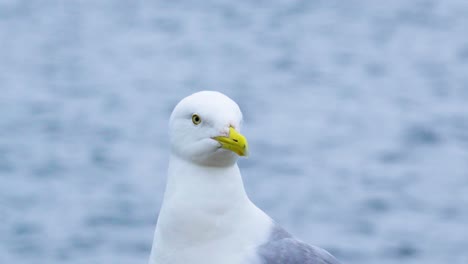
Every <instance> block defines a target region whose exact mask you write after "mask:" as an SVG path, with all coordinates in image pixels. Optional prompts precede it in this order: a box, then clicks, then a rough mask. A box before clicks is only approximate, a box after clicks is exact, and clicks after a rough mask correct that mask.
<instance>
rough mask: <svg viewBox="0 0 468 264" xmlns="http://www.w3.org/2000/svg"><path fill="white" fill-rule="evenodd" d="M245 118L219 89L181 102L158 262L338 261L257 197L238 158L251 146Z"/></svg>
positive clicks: (156, 246)
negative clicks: (243, 130) (297, 235)
mask: <svg viewBox="0 0 468 264" xmlns="http://www.w3.org/2000/svg"><path fill="white" fill-rule="evenodd" d="M194 116H196V118H194ZM241 123H242V113H241V111H240V109H239V107H238V106H237V104H236V103H235V102H234V101H232V100H231V99H230V98H228V97H227V96H225V95H223V94H221V93H218V92H206V91H205V92H199V93H195V94H193V95H191V96H188V97H186V98H184V99H183V100H182V101H181V102H180V103H179V104H178V105H177V106H176V107H175V109H174V111H173V113H172V115H171V118H170V124H169V134H170V139H171V155H170V162H169V169H168V180H167V186H166V191H165V195H164V201H163V205H162V207H161V211H160V214H159V217H158V223H157V226H156V231H155V234H154V242H153V248H152V251H151V256H150V264H187V263H191V264H220V263H223V264H280V263H281V264H299V263H301V264H338V261H337V260H336V259H335V258H334V257H332V256H331V255H330V254H329V253H327V252H326V251H325V250H322V249H320V248H317V247H313V246H309V245H307V244H306V243H303V242H300V241H298V240H296V239H294V238H293V237H292V236H291V235H290V234H289V233H287V232H286V231H285V230H284V229H282V228H281V227H279V226H278V225H276V224H275V223H274V221H273V220H272V219H271V218H270V217H269V216H268V215H266V214H265V213H264V212H263V211H262V210H260V209H259V208H257V206H255V205H254V204H253V203H252V202H251V201H250V199H249V198H248V196H247V194H246V193H245V190H244V185H243V182H242V177H241V174H240V171H239V167H238V166H237V158H238V156H237V155H236V153H237V154H239V155H243V154H244V153H247V151H248V149H247V146H248V145H247V142H246V140H245V138H244V137H243V136H242V135H241V134H240V133H239V131H240V126H241ZM233 134H235V135H234V136H233Z"/></svg>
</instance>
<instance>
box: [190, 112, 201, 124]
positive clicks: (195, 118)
mask: <svg viewBox="0 0 468 264" xmlns="http://www.w3.org/2000/svg"><path fill="white" fill-rule="evenodd" d="M192 122H193V123H194V124H195V125H198V124H200V123H201V117H200V116H199V115H197V114H193V115H192Z"/></svg>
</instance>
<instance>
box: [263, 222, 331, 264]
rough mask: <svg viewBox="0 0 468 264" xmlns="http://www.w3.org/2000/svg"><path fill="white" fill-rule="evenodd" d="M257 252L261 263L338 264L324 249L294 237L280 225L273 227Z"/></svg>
mask: <svg viewBox="0 0 468 264" xmlns="http://www.w3.org/2000/svg"><path fill="white" fill-rule="evenodd" d="M257 252H258V254H259V256H260V258H261V260H262V264H340V262H339V261H338V260H337V259H336V258H335V257H333V256H332V255H331V254H330V253H328V252H327V251H326V250H324V249H321V248H319V247H314V246H311V245H308V244H306V243H304V242H301V241H299V240H297V239H294V238H293V237H292V236H291V235H289V234H288V233H287V232H286V231H284V229H282V228H281V227H275V230H273V232H272V234H271V236H270V240H269V241H268V242H267V243H265V244H263V245H261V246H260V247H259V248H258V251H257Z"/></svg>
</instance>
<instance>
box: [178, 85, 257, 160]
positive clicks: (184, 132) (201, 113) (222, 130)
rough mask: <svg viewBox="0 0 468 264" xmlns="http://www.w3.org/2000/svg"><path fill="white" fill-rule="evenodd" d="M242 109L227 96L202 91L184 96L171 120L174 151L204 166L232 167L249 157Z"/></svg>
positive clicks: (179, 155) (181, 156)
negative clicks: (241, 131) (242, 128)
mask: <svg viewBox="0 0 468 264" xmlns="http://www.w3.org/2000/svg"><path fill="white" fill-rule="evenodd" d="M241 123H242V112H241V111H240V109H239V106H238V105H237V104H236V103H235V102H234V101H233V100H232V99H230V98H229V97H227V96H226V95H224V94H222V93H219V92H213V91H202V92H198V93H194V94H192V95H190V96H187V97H185V98H184V99H182V100H181V101H180V102H179V103H178V104H177V106H176V107H175V108H174V110H173V112H172V114H171V118H170V122H169V136H170V142H171V151H172V153H173V155H177V156H178V157H180V158H183V159H185V160H188V161H192V162H195V163H197V164H200V165H204V166H216V167H222V166H230V165H233V164H234V163H236V161H237V158H238V157H239V156H246V155H247V153H248V144H247V140H246V138H245V137H244V136H243V135H242V134H240V125H241Z"/></svg>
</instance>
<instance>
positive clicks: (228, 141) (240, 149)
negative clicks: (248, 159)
mask: <svg viewBox="0 0 468 264" xmlns="http://www.w3.org/2000/svg"><path fill="white" fill-rule="evenodd" d="M213 139H214V140H216V141H218V142H219V143H221V147H222V148H224V149H228V150H230V151H232V152H234V153H237V155H239V156H247V155H248V151H249V145H248V144H247V139H246V138H245V137H244V136H243V135H242V134H241V133H239V132H237V131H236V130H235V129H234V128H233V127H230V128H229V136H228V137H224V136H219V137H214V138H213Z"/></svg>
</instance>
